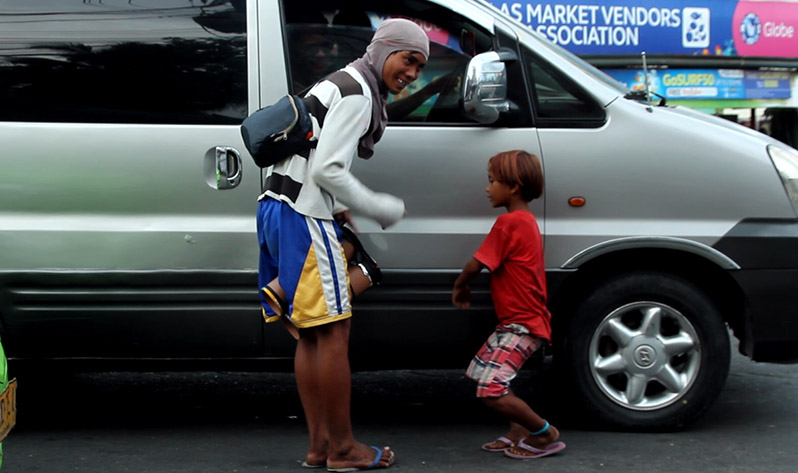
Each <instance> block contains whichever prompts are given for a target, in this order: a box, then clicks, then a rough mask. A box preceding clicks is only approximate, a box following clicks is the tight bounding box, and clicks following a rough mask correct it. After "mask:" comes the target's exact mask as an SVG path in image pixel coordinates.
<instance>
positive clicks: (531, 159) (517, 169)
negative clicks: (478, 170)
mask: <svg viewBox="0 0 798 473" xmlns="http://www.w3.org/2000/svg"><path fill="white" fill-rule="evenodd" d="M488 169H489V170H490V171H491V172H492V173H493V177H494V178H495V179H496V180H498V181H500V182H503V183H505V184H507V185H509V186H516V185H517V186H518V187H519V188H520V189H521V197H522V198H523V199H524V200H525V201H526V202H530V201H532V200H534V199H537V198H538V197H540V196H541V194H542V193H543V169H542V168H541V166H540V160H539V159H538V157H537V156H535V155H534V154H531V153H527V152H526V151H524V150H520V149H516V150H512V151H504V152H502V153H499V154H497V155H496V156H493V157H492V158H490V160H489V161H488Z"/></svg>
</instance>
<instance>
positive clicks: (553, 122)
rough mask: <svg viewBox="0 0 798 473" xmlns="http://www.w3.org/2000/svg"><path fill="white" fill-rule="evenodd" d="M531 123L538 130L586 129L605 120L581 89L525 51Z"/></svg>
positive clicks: (596, 105) (600, 109)
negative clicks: (532, 111)
mask: <svg viewBox="0 0 798 473" xmlns="http://www.w3.org/2000/svg"><path fill="white" fill-rule="evenodd" d="M524 57H525V62H526V64H527V68H528V70H529V75H530V77H531V78H532V84H533V87H532V97H533V109H534V114H535V123H536V125H537V126H538V127H539V128H590V127H599V126H601V125H602V124H603V123H604V121H605V113H604V109H603V108H602V107H601V106H600V105H599V104H598V103H597V102H596V101H595V100H593V98H592V97H590V95H588V94H587V93H586V92H585V91H584V90H583V89H582V88H581V87H579V86H578V85H576V84H575V83H574V82H573V81H571V80H570V79H569V78H568V77H566V76H565V75H564V74H562V73H560V72H559V71H557V70H556V69H555V68H554V67H552V66H550V65H549V64H547V63H546V62H545V61H543V60H542V59H540V58H539V57H537V56H535V55H534V54H532V53H531V52H529V51H525V53H524Z"/></svg>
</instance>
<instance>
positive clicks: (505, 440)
mask: <svg viewBox="0 0 798 473" xmlns="http://www.w3.org/2000/svg"><path fill="white" fill-rule="evenodd" d="M496 442H501V443H504V444H506V446H504V447H501V448H495V447H491V446H490V445H492V444H494V443H496ZM511 447H515V442H513V441H512V440H510V439H508V438H507V437H499V438H497V439H496V440H494V441H493V442H488V443H483V444H482V450H485V451H486V452H503V451H505V450H507V449H508V448H511Z"/></svg>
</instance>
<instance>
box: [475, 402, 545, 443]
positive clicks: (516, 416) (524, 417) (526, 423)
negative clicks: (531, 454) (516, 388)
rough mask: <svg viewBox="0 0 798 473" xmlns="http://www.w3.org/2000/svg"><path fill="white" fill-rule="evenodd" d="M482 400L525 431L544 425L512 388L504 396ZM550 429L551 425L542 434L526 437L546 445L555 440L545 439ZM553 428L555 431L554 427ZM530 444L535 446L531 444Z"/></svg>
mask: <svg viewBox="0 0 798 473" xmlns="http://www.w3.org/2000/svg"><path fill="white" fill-rule="evenodd" d="M483 400H484V402H485V404H486V405H487V406H488V407H490V408H491V409H493V410H494V411H496V412H498V413H499V414H501V415H502V416H504V417H505V418H506V419H509V420H510V422H511V423H515V424H518V425H519V426H520V427H521V428H523V429H526V430H527V432H537V431H538V430H540V429H542V428H543V427H544V426H545V425H546V421H545V420H543V418H541V417H540V416H539V415H538V414H537V413H536V412H535V411H533V410H532V408H531V407H529V404H527V403H526V402H525V401H524V400H523V399H521V398H520V397H518V396H516V395H515V393H513V391H512V390H511V391H510V392H509V393H507V395H505V396H502V397H491V398H484V399H483ZM552 429H553V427H549V430H548V431H546V432H544V433H543V434H540V435H535V436H527V438H529V439H530V440H532V441H533V442H538V443H540V442H541V441H542V444H543V445H547V444H549V443H551V442H553V441H554V440H556V438H555V439H552V440H550V441H545V440H547V439H546V435H545V434H546V433H548V432H549V431H551V430H552ZM554 430H555V431H556V429H554ZM511 431H512V424H511ZM538 437H539V438H538ZM530 445H532V446H536V445H533V444H530Z"/></svg>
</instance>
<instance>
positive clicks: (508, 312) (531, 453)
mask: <svg viewBox="0 0 798 473" xmlns="http://www.w3.org/2000/svg"><path fill="white" fill-rule="evenodd" d="M485 190H486V192H487V195H488V200H490V203H491V205H493V207H504V208H506V209H507V213H506V214H504V215H501V216H500V217H499V218H498V219H496V222H495V223H494V224H493V228H491V231H490V233H489V234H488V236H487V237H486V238H485V241H484V242H483V243H482V245H481V246H480V247H479V249H478V250H477V252H476V253H475V254H474V256H473V257H472V258H471V260H470V261H469V262H468V263H467V264H466V265H465V267H464V268H463V271H462V273H460V276H459V277H458V278H457V281H455V283H454V291H453V292H452V302H453V303H454V305H455V306H457V307H459V308H468V307H470V305H471V290H470V288H469V286H468V284H469V282H470V281H471V280H472V279H474V278H475V277H476V276H477V275H478V274H479V273H480V271H482V269H483V268H488V269H489V270H490V273H491V274H490V276H491V278H490V293H491V297H492V298H493V303H494V306H495V310H496V316H497V317H498V319H499V325H498V326H497V327H496V330H495V331H494V332H493V334H491V336H490V337H489V338H488V340H487V341H486V342H485V344H484V345H483V346H482V348H481V349H480V350H479V352H478V353H477V354H476V356H475V357H474V359H473V360H472V361H471V364H470V365H469V367H468V370H467V371H466V376H468V377H469V378H471V379H473V380H474V381H476V382H477V383H478V387H477V397H479V398H481V399H482V400H483V401H484V402H485V404H486V405H487V406H488V407H490V408H491V409H493V410H495V411H496V412H498V413H499V414H501V415H502V416H504V417H505V418H507V419H508V420H509V421H510V430H509V432H508V433H507V434H506V435H504V436H502V437H499V438H498V439H496V440H495V441H493V442H489V443H486V444H484V445H483V446H482V448H483V449H484V450H487V451H489V452H504V454H505V455H507V456H509V457H512V458H522V459H523V458H540V457H544V456H547V455H551V454H553V453H557V452H559V451H561V450H563V449H564V448H565V444H564V443H563V442H557V439H558V438H559V436H560V432H559V431H558V430H557V429H556V428H555V427H554V426H553V425H549V423H548V422H546V421H545V420H543V419H542V418H541V417H540V416H539V415H537V414H536V413H535V411H533V410H532V408H531V407H529V405H528V404H527V403H526V402H524V401H523V400H522V399H521V398H519V397H517V396H516V395H515V394H513V392H512V390H511V389H510V381H512V380H513V378H515V376H516V375H517V374H518V370H519V369H520V368H521V366H522V365H523V364H524V362H525V361H526V360H527V359H528V358H529V356H530V355H531V354H532V353H534V352H535V351H536V350H537V349H539V348H540V347H541V346H542V345H543V344H544V343H550V341H551V326H550V324H549V320H550V319H551V315H550V314H549V311H548V309H546V274H545V266H544V264H543V242H542V239H541V236H540V230H539V229H538V224H537V221H536V220H535V216H534V215H533V214H532V212H530V211H529V202H530V201H532V200H533V199H536V198H538V197H540V195H541V193H542V192H543V172H542V170H541V166H540V161H539V160H538V158H537V157H536V156H534V155H532V154H530V153H527V152H526V151H521V150H515V151H506V152H503V153H499V154H497V155H496V156H493V157H492V158H490V161H488V187H487V188H486V189H485Z"/></svg>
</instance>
